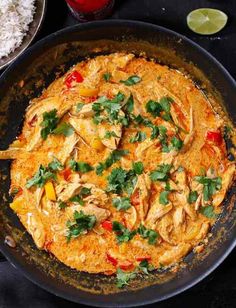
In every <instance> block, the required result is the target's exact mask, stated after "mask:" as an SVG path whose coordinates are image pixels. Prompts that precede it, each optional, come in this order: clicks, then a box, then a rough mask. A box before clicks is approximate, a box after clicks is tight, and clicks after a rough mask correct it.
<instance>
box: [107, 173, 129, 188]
mask: <svg viewBox="0 0 236 308" xmlns="http://www.w3.org/2000/svg"><path fill="white" fill-rule="evenodd" d="M126 177H127V172H126V171H125V170H124V169H122V168H115V169H113V170H112V171H111V173H110V175H109V176H108V177H107V179H108V188H107V191H108V192H115V193H120V192H121V191H122V189H123V187H124V185H125V181H126Z"/></svg>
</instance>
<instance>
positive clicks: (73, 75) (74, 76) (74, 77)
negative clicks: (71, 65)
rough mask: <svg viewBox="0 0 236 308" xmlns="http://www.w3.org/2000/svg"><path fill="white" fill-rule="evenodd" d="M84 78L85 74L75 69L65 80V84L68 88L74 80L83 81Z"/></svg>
mask: <svg viewBox="0 0 236 308" xmlns="http://www.w3.org/2000/svg"><path fill="white" fill-rule="evenodd" d="M83 81H84V78H83V76H82V75H81V74H80V73H79V72H78V71H73V72H72V73H70V74H69V75H68V76H67V77H66V80H65V84H66V86H67V88H71V87H72V82H77V83H80V82H83Z"/></svg>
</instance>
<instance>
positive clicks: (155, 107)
mask: <svg viewBox="0 0 236 308" xmlns="http://www.w3.org/2000/svg"><path fill="white" fill-rule="evenodd" d="M146 111H147V112H148V113H151V115H152V116H153V117H154V118H156V117H159V116H160V114H161V111H162V107H161V104H159V103H158V102H155V101H153V100H149V101H148V102H147V104H146Z"/></svg>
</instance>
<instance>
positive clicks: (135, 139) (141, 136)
mask: <svg viewBox="0 0 236 308" xmlns="http://www.w3.org/2000/svg"><path fill="white" fill-rule="evenodd" d="M146 138H147V136H146V134H145V133H144V132H141V131H139V132H137V133H136V135H135V136H133V137H131V138H130V140H129V141H130V142H131V143H135V142H142V141H144V140H145V139H146Z"/></svg>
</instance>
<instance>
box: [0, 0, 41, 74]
mask: <svg viewBox="0 0 236 308" xmlns="http://www.w3.org/2000/svg"><path fill="white" fill-rule="evenodd" d="M46 7H47V0H35V13H34V15H33V21H32V22H31V23H30V24H29V30H28V32H27V33H26V35H25V36H24V38H23V41H22V43H21V45H20V46H19V47H17V48H16V49H15V50H14V51H13V52H11V53H10V54H9V55H8V56H6V57H3V58H2V59H0V70H2V69H3V68H4V67H6V66H7V65H9V64H10V63H11V62H13V61H14V60H16V58H18V56H19V55H20V54H22V53H23V52H24V51H25V50H26V49H27V48H28V47H29V45H30V44H31V43H32V41H33V39H34V38H35V36H36V35H37V33H38V32H39V30H40V28H41V26H42V24H43V21H44V17H45V14H46Z"/></svg>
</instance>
